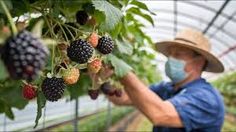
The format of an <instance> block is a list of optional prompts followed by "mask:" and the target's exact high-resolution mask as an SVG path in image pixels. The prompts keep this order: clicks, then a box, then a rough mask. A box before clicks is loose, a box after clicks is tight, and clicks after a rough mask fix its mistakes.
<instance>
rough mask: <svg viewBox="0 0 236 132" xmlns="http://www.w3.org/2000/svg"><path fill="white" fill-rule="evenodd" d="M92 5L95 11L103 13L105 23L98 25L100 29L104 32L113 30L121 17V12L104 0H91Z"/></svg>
mask: <svg viewBox="0 0 236 132" xmlns="http://www.w3.org/2000/svg"><path fill="white" fill-rule="evenodd" d="M92 3H93V5H94V7H95V9H96V10H99V11H102V12H104V14H105V16H106V19H105V22H104V23H102V24H101V25H100V26H101V27H100V28H101V29H102V30H104V31H109V30H112V29H113V28H115V26H116V25H117V24H118V23H119V21H120V20H121V18H122V16H123V15H122V12H121V11H120V10H119V9H118V8H116V7H114V6H113V5H112V4H110V3H109V2H107V1H105V0H93V1H92Z"/></svg>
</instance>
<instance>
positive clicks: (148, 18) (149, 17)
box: [127, 7, 154, 26]
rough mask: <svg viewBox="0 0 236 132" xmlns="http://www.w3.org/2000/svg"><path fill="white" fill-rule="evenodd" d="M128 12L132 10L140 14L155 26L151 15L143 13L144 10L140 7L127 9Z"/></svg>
mask: <svg viewBox="0 0 236 132" xmlns="http://www.w3.org/2000/svg"><path fill="white" fill-rule="evenodd" d="M127 12H130V13H133V14H136V15H139V16H141V17H142V18H144V19H146V20H147V21H148V22H150V23H151V24H152V26H154V21H153V19H152V17H151V16H149V15H147V14H144V13H142V11H140V9H139V8H136V7H131V8H129V9H128V10H127Z"/></svg>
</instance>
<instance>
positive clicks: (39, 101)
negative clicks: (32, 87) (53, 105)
mask: <svg viewBox="0 0 236 132" xmlns="http://www.w3.org/2000/svg"><path fill="white" fill-rule="evenodd" d="M45 104H46V98H45V97H44V95H43V93H42V92H41V91H38V92H37V105H38V108H37V116H36V119H35V125H34V128H36V127H37V125H38V121H39V119H40V118H41V116H42V108H44V107H45Z"/></svg>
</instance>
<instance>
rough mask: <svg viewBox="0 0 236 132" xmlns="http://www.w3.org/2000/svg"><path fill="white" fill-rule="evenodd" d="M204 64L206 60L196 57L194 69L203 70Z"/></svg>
mask: <svg viewBox="0 0 236 132" xmlns="http://www.w3.org/2000/svg"><path fill="white" fill-rule="evenodd" d="M205 64H206V59H205V57H203V56H198V58H197V59H196V65H197V67H196V68H201V70H203V68H204V67H205Z"/></svg>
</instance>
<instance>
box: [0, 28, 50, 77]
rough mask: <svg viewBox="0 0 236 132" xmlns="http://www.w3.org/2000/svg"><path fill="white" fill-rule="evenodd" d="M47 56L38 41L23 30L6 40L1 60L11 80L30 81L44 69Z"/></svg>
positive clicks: (43, 46)
mask: <svg viewBox="0 0 236 132" xmlns="http://www.w3.org/2000/svg"><path fill="white" fill-rule="evenodd" d="M48 55H49V51H48V49H47V47H46V46H45V45H44V44H43V43H42V42H41V41H40V39H39V38H36V37H34V36H33V35H32V34H31V33H30V32H28V31H26V30H23V31H21V32H20V33H18V34H17V35H16V36H13V37H10V38H8V39H7V41H6V43H5V45H4V46H3V49H2V56H1V58H2V60H3V62H4V64H5V66H6V67H7V69H8V72H9V74H10V77H11V78H12V79H24V80H27V81H32V80H34V79H35V78H36V77H37V75H38V74H39V72H40V71H41V70H42V69H43V68H44V66H45V64H46V60H47V57H48Z"/></svg>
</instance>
